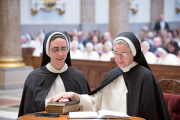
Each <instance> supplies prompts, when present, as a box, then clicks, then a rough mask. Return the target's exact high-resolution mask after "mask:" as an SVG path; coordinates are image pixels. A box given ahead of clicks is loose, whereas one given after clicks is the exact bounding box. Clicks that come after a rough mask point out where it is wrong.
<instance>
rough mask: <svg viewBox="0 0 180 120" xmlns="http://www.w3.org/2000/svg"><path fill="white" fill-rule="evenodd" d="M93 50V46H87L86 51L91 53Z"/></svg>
mask: <svg viewBox="0 0 180 120" xmlns="http://www.w3.org/2000/svg"><path fill="white" fill-rule="evenodd" d="M92 50H93V49H92V46H91V45H86V51H87V52H88V53H90V52H91V51H92Z"/></svg>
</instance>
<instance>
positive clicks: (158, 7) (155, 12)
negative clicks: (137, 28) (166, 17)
mask: <svg viewBox="0 0 180 120" xmlns="http://www.w3.org/2000/svg"><path fill="white" fill-rule="evenodd" d="M160 14H164V0H151V30H153V29H154V24H155V23H156V22H157V21H158V20H159V16H160Z"/></svg>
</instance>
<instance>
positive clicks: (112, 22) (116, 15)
mask: <svg viewBox="0 0 180 120" xmlns="http://www.w3.org/2000/svg"><path fill="white" fill-rule="evenodd" d="M127 31H129V0H109V32H110V33H111V36H112V39H115V38H116V36H117V35H118V34H119V33H121V32H127Z"/></svg>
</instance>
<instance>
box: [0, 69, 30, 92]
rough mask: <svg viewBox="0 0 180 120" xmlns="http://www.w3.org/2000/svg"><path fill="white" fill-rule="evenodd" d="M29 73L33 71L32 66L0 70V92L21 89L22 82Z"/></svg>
mask: <svg viewBox="0 0 180 120" xmlns="http://www.w3.org/2000/svg"><path fill="white" fill-rule="evenodd" d="M31 71H33V67H32V66H26V67H21V68H0V90H10V89H21V88H23V86H24V82H25V80H26V78H27V76H28V75H29V73H30V72H31Z"/></svg>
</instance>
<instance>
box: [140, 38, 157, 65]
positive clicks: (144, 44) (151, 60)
mask: <svg viewBox="0 0 180 120" xmlns="http://www.w3.org/2000/svg"><path fill="white" fill-rule="evenodd" d="M141 49H142V52H143V54H144V57H145V58H146V61H147V63H148V64H157V58H156V56H155V55H154V54H153V53H152V52H150V51H149V49H150V45H149V43H148V42H147V41H143V42H142V43H141Z"/></svg>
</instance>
